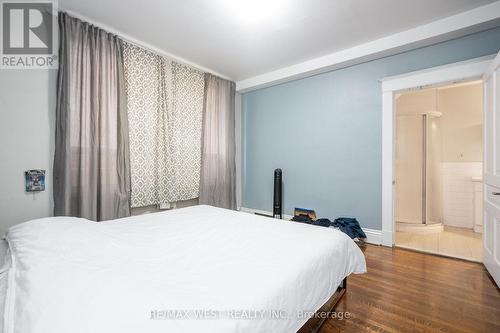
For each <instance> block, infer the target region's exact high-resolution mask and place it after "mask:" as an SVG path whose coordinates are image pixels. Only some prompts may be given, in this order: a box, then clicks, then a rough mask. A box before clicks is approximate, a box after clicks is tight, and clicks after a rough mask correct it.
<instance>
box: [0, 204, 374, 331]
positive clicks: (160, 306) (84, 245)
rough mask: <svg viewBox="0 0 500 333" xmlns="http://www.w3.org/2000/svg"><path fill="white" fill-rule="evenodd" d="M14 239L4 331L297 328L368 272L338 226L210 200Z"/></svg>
mask: <svg viewBox="0 0 500 333" xmlns="http://www.w3.org/2000/svg"><path fill="white" fill-rule="evenodd" d="M5 239H6V242H7V244H8V249H7V255H6V263H5V265H4V266H3V269H2V270H1V273H0V284H1V286H0V295H4V296H3V297H2V302H1V306H0V309H1V310H3V316H2V318H1V319H2V326H3V332H4V333H38V332H40V333H47V332H50V333H67V332H72V333H80V332H82V333H83V332H86V333H89V332H91V333H101V332H102V333H110V332H120V333H129V332H130V333H132V332H133V333H137V332H148V333H149V332H151V333H156V332H158V333H160V332H161V333H165V332H176V333H182V332H214V333H215V332H216V333H225V332H252V333H256V332H274V333H281V332H283V333H289V332H296V331H297V330H299V329H300V328H301V327H302V326H303V325H304V323H305V322H306V321H307V320H308V319H309V317H308V316H307V315H308V314H310V313H313V312H314V311H317V310H318V309H320V307H321V306H322V305H323V304H325V303H327V301H328V300H330V299H331V297H332V295H333V294H334V293H335V291H336V290H337V288H338V287H339V285H341V283H342V281H343V280H344V279H345V278H346V277H347V276H348V275H349V274H351V273H363V272H365V271H366V264H365V260H364V256H363V254H362V252H361V251H360V249H359V248H358V247H357V246H356V244H355V243H354V242H353V241H352V240H351V239H350V238H349V237H347V236H346V235H345V234H343V233H341V232H340V231H338V230H334V229H331V228H322V227H317V226H311V225H306V224H301V223H293V222H288V221H281V220H275V219H271V218H266V217H261V216H256V215H252V214H248V213H241V212H235V211H230V210H225V209H220V208H215V207H211V206H203V205H200V206H194V207H189V208H183V209H177V210H172V211H167V212H161V213H154V214H147V215H140V216H133V217H128V218H123V219H118V220H113V221H107V222H100V223H95V222H91V221H88V220H85V219H79V218H71V217H53V218H45V219H37V220H32V221H28V222H25V223H22V224H19V225H16V226H13V227H11V228H10V229H9V231H8V232H7V234H6V236H5Z"/></svg>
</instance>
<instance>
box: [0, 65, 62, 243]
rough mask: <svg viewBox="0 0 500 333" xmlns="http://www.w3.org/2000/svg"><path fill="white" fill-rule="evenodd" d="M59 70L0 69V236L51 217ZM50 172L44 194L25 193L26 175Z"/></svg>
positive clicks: (47, 174)
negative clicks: (31, 171)
mask: <svg viewBox="0 0 500 333" xmlns="http://www.w3.org/2000/svg"><path fill="white" fill-rule="evenodd" d="M56 77H57V71H55V70H0V177H1V182H0V234H3V233H4V232H5V231H6V230H7V228H8V227H10V226H11V225H13V224H16V223H19V222H24V221H27V220H30V219H33V218H39V217H46V216H50V215H52V210H53V202H52V160H53V156H54V121H55V96H56V88H55V87H56ZM29 169H45V170H46V172H47V173H46V191H45V192H41V193H37V194H35V195H33V194H28V193H25V192H24V171H25V170H29Z"/></svg>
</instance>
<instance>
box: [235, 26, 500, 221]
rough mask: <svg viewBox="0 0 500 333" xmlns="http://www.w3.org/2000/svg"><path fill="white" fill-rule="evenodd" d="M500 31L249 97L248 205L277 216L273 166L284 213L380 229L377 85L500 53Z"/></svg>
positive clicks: (245, 135) (245, 122)
mask: <svg viewBox="0 0 500 333" xmlns="http://www.w3.org/2000/svg"><path fill="white" fill-rule="evenodd" d="M499 49H500V27H499V28H495V29H492V30H487V31H483V32H480V33H477V34H473V35H469V36H465V37H463V38H459V39H455V40H451V41H447V42H443V43H440V44H436V45H432V46H428V47H425V48H420V49H416V50H412V51H409V52H405V53H401V54H398V55H395V56H391V57H386V58H382V59H379V60H374V61H370V62H367V63H363V64H360V65H356V66H352V67H348V68H344V69H340V70H336V71H332V72H328V73H324V74H321V75H316V76H312V77H308V78H305V79H301V80H297V81H293V82H288V83H284V84H280V85H277V86H273V87H270V88H265V89H261V90H256V91H253V92H249V93H246V94H245V95H244V96H243V117H242V141H243V142H242V144H243V147H242V159H243V161H242V166H243V170H242V178H243V198H242V199H243V203H242V205H243V206H244V207H248V208H254V209H260V210H266V211H271V209H272V195H273V190H272V177H273V170H274V169H275V168H278V167H279V168H282V169H283V175H284V202H285V213H287V214H292V212H293V208H294V207H306V208H313V209H315V210H316V212H317V213H318V215H319V216H320V217H329V218H335V217H338V216H354V217H356V218H358V220H359V221H360V223H361V225H362V226H364V227H366V228H372V229H382V221H381V214H382V209H381V204H382V191H381V172H382V171H381V170H382V121H381V119H382V115H381V113H382V95H381V84H380V82H379V81H378V80H379V79H381V78H384V77H386V76H392V75H397V74H401V73H405V72H411V71H415V70H420V69H424V68H429V67H435V66H439V65H444V64H448V63H453V62H458V61H463V60H467V59H471V58H476V57H480V56H484V55H490V54H494V53H497V52H498V50H499Z"/></svg>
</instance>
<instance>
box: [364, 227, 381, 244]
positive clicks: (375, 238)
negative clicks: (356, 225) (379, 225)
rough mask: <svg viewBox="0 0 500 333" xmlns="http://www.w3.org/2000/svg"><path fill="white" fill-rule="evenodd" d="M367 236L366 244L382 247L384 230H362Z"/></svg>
mask: <svg viewBox="0 0 500 333" xmlns="http://www.w3.org/2000/svg"><path fill="white" fill-rule="evenodd" d="M362 229H363V231H364V232H365V234H366V240H365V241H366V242H367V243H370V244H375V245H382V230H376V229H368V228H362Z"/></svg>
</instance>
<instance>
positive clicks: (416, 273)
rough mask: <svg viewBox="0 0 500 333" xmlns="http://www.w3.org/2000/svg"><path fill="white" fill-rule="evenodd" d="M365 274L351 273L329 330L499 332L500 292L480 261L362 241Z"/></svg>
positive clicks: (325, 327)
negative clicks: (339, 316) (338, 314)
mask: <svg viewBox="0 0 500 333" xmlns="http://www.w3.org/2000/svg"><path fill="white" fill-rule="evenodd" d="M364 253H365V256H366V260H367V265H368V273H367V274H364V275H351V276H350V277H349V279H348V283H347V285H348V287H347V292H346V294H345V296H344V298H343V299H342V300H341V301H340V302H339V304H338V305H337V308H336V311H346V312H349V313H350V319H343V320H338V319H332V318H330V319H328V320H327V321H326V322H325V323H324V325H323V326H322V327H321V330H320V332H321V333H333V332H437V331H439V332H500V290H499V289H497V287H496V286H495V284H494V282H493V281H492V280H490V277H489V276H488V274H487V272H486V270H485V268H484V266H483V265H482V264H478V263H473V262H467V261H463V260H458V259H451V258H444V257H439V256H434V255H430V254H424V253H418V252H413V251H409V250H404V249H398V248H392V249H391V248H387V247H382V246H374V245H367V246H366V248H365V251H364Z"/></svg>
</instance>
